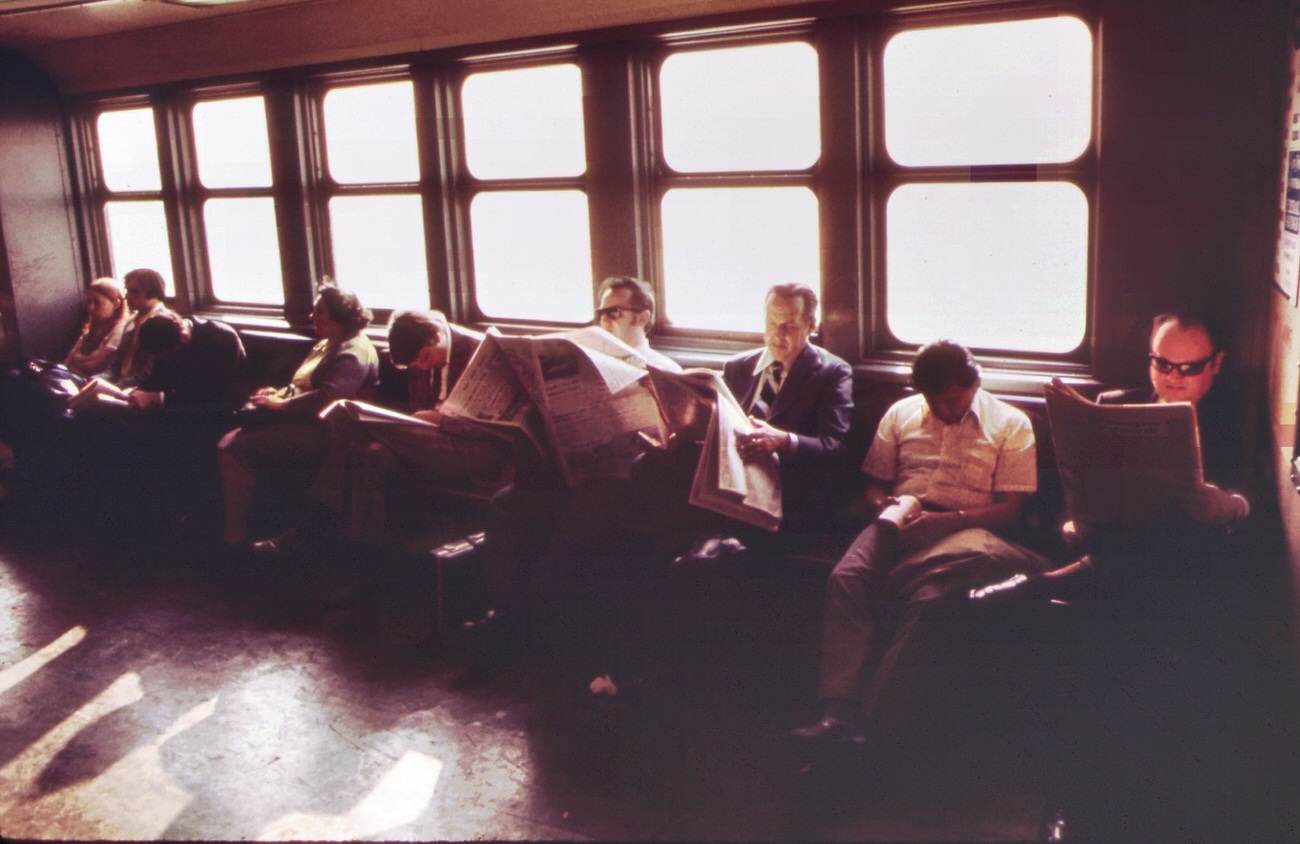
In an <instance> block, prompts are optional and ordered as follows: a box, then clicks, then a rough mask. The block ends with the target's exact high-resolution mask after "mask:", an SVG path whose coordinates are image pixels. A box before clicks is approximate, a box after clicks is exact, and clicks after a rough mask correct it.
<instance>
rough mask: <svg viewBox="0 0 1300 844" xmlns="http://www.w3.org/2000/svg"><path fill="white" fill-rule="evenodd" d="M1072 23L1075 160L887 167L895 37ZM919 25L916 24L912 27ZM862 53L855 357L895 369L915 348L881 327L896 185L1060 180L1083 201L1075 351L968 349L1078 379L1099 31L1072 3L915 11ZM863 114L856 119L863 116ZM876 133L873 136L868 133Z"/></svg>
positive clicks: (1090, 334)
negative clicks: (1083, 109) (1083, 36)
mask: <svg viewBox="0 0 1300 844" xmlns="http://www.w3.org/2000/svg"><path fill="white" fill-rule="evenodd" d="M1056 16H1061V17H1066V16H1068V17H1075V18H1078V19H1079V20H1080V21H1081V22H1082V23H1083V24H1084V25H1085V26H1086V27H1087V28H1088V30H1089V32H1090V34H1091V36H1092V57H1091V59H1092V74H1093V85H1092V102H1091V114H1090V132H1089V138H1088V143H1087V144H1086V146H1085V147H1084V149H1083V150H1082V151H1081V152H1080V154H1079V155H1078V156H1077V157H1076V158H1074V159H1073V160H1071V161H1067V162H1051V163H1043V164H1021V163H1017V164H976V165H969V164H931V165H903V164H899V163H898V162H896V161H894V159H893V158H892V157H891V156H890V155H889V152H888V150H887V149H886V145H885V132H884V120H885V116H884V110H885V96H884V75H885V74H884V61H885V48H886V47H887V46H888V44H889V41H890V39H892V38H893V37H894V36H896V35H898V34H899V33H902V32H906V31H911V30H916V29H930V28H938V27H947V26H961V25H975V24H997V23H1011V22H1015V21H1023V20H1035V19H1039V18H1044V17H1056ZM918 22H919V23H918ZM862 37H863V41H862V51H863V54H864V56H865V57H866V60H867V62H869V73H868V76H869V78H870V83H869V84H870V87H871V93H870V95H869V97H868V100H869V103H870V119H871V120H872V121H873V123H874V126H871V127H863V131H864V135H865V137H867V138H868V139H869V141H868V143H869V144H870V147H871V151H870V156H869V158H870V160H871V162H872V168H871V172H870V174H869V178H868V194H869V200H868V201H869V204H870V214H871V217H872V220H873V223H872V225H871V227H870V237H871V243H872V248H871V249H870V254H869V263H868V265H867V266H866V267H865V268H864V269H865V274H864V276H863V281H864V286H865V287H866V288H867V289H866V290H865V291H864V292H863V299H864V301H866V300H868V299H869V301H870V307H863V308H862V309H861V313H862V315H863V319H864V323H865V324H864V325H863V331H862V356H863V358H864V359H868V360H872V359H874V360H877V361H881V362H892V363H895V364H898V363H901V362H903V361H906V360H910V357H911V353H912V351H913V350H915V349H916V348H917V346H916V345H915V344H907V343H904V342H903V341H901V340H899V339H898V338H897V337H896V336H894V334H893V332H892V331H891V330H890V328H889V325H888V303H887V302H886V290H887V285H888V279H887V278H886V273H887V271H886V263H887V260H888V254H887V250H888V244H887V243H886V205H887V204H888V202H889V199H890V197H891V196H892V195H893V193H894V191H896V190H897V189H898V188H900V187H902V186H904V185H913V184H949V183H1024V182H1044V181H1046V182H1058V181H1059V182H1065V183H1068V184H1072V185H1074V186H1075V187H1076V188H1078V189H1079V191H1080V192H1081V193H1082V194H1083V196H1084V198H1085V199H1086V200H1087V203H1088V231H1087V246H1086V260H1087V270H1086V277H1085V300H1086V301H1085V308H1086V313H1085V314H1084V333H1083V338H1082V340H1081V341H1080V343H1079V345H1078V346H1076V347H1075V348H1074V349H1072V350H1070V351H1067V352H1061V353H1047V352H1028V351H1022V350H1015V349H1007V348H995V347H973V348H972V352H974V353H975V354H977V355H978V356H979V357H980V358H981V359H986V360H992V361H995V362H996V363H997V365H998V366H999V368H1003V369H1011V370H1022V371H1031V370H1032V371H1037V372H1047V373H1050V374H1067V373H1068V374H1082V373H1084V372H1085V371H1086V370H1087V368H1088V366H1089V364H1090V362H1091V360H1092V359H1093V344H1094V342H1095V341H1094V338H1095V334H1096V329H1095V325H1096V323H1095V310H1096V307H1095V301H1096V252H1097V245H1096V234H1097V219H1098V217H1097V212H1098V197H1097V193H1098V191H1097V182H1098V160H1097V159H1098V149H1099V133H1100V119H1099V115H1100V90H1099V89H1100V85H1099V84H1098V80H1099V77H1100V73H1099V70H1098V68H1099V67H1100V58H1101V45H1100V40H1101V39H1100V26H1099V23H1098V21H1097V20H1096V16H1095V14H1089V13H1088V11H1087V10H1086V9H1083V8H1080V7H1078V6H1074V5H1063V4H1052V5H1050V6H1029V7H1027V8H1025V9H1017V10H1015V11H1014V12H1002V13H981V14H975V13H973V12H970V11H946V12H941V13H937V14H926V15H921V14H920V13H919V12H915V11H912V12H902V13H896V14H893V15H887V16H884V17H883V18H882V20H881V21H880V22H879V24H878V25H877V26H874V27H865V28H864V30H863V33H862ZM865 111H866V110H864V115H863V116H864V118H865V117H866V116H867V115H866V114H865ZM874 127H880V129H879V131H873V129H874Z"/></svg>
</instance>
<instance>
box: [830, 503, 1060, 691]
mask: <svg viewBox="0 0 1300 844" xmlns="http://www.w3.org/2000/svg"><path fill="white" fill-rule="evenodd" d="M1045 568H1046V562H1045V561H1044V560H1043V558H1042V557H1040V556H1038V555H1037V554H1035V553H1034V552H1032V551H1029V550H1028V549H1025V548H1021V547H1020V546H1018V545H1016V544H1014V543H1012V542H1008V541H1006V540H1004V539H1002V538H1000V537H998V536H997V535H995V534H993V533H991V532H990V531H988V530H985V529H983V528H967V529H966V530H960V531H957V532H956V533H952V534H949V535H948V536H946V537H944V538H942V539H940V540H938V541H937V542H934V543H932V544H931V545H929V546H928V547H925V548H922V549H920V550H918V551H914V552H912V553H908V554H905V553H904V551H903V549H902V548H900V547H899V541H898V535H897V533H896V532H895V531H893V530H889V529H886V530H880V529H878V528H877V526H876V525H874V524H873V525H871V526H869V527H868V528H867V529H866V530H864V531H862V533H860V534H858V537H857V539H855V540H854V541H853V544H852V545H850V546H849V548H848V550H847V551H846V552H845V553H844V556H843V557H841V558H840V561H839V562H838V563H836V564H835V568H834V569H833V570H832V571H831V574H830V577H829V578H828V580H827V584H826V600H825V610H824V615H823V621H822V658H821V682H820V695H821V698H822V699H823V700H826V699H830V698H838V699H844V700H851V701H859V702H860V703H861V704H862V708H863V710H864V711H865V713H866V714H868V715H875V714H876V713H875V710H876V707H877V705H878V703H879V701H880V698H881V694H882V692H883V691H885V690H886V689H887V688H888V686H889V684H890V679H891V677H892V676H893V674H894V671H895V668H896V667H897V666H898V664H899V661H900V659H902V658H904V656H905V654H906V653H907V651H908V646H909V643H910V641H911V639H912V637H913V634H914V633H915V632H916V631H917V630H918V629H919V628H921V627H922V626H923V625H922V621H923V620H924V619H926V618H927V617H929V616H933V615H935V614H936V611H939V610H942V609H943V608H944V607H945V606H946V605H947V602H946V601H944V599H946V598H957V597H961V598H964V597H965V595H966V593H967V591H968V590H969V589H971V588H973V587H977V586H983V585H986V584H987V583H989V582H991V581H995V580H998V579H1002V578H1006V577H1010V576H1011V575H1013V574H1016V573H1020V572H1026V573H1027V572H1038V571H1043V570H1044V569H1045Z"/></svg>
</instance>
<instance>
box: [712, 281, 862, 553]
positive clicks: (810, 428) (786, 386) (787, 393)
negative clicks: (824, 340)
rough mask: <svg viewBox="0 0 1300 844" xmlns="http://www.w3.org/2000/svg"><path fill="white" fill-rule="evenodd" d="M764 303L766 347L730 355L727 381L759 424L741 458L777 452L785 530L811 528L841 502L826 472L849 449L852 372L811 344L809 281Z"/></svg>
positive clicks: (813, 311)
mask: <svg viewBox="0 0 1300 844" xmlns="http://www.w3.org/2000/svg"><path fill="white" fill-rule="evenodd" d="M764 303H765V304H764V328H763V347H762V348H760V349H755V350H754V351H751V352H745V353H742V354H739V355H736V356H735V357H733V358H731V359H730V360H728V361H727V362H726V363H725V364H724V365H723V368H722V379H723V381H725V382H726V384H727V387H728V388H729V389H730V390H731V393H732V395H734V396H735V397H736V400H737V401H738V402H740V406H741V407H742V408H744V409H745V410H746V411H747V412H748V413H749V414H750V417H751V419H752V420H753V422H754V425H755V428H756V430H755V432H754V433H753V434H750V435H748V436H746V437H744V438H743V439H741V441H740V442H739V443H738V445H737V448H738V450H739V452H740V455H741V457H743V458H745V459H747V460H748V459H753V458H755V457H758V456H760V455H763V454H768V453H776V454H778V455H780V458H781V498H782V504H783V508H784V511H785V516H784V519H783V521H782V525H781V530H782V531H783V532H795V531H801V530H808V529H812V528H816V527H820V526H821V525H822V523H823V522H824V519H825V517H826V516H827V515H828V514H829V513H830V512H831V511H833V510H834V508H835V504H836V503H837V502H836V501H835V500H834V497H835V495H836V492H837V491H836V489H835V485H834V484H832V483H827V480H826V478H827V475H828V473H829V472H830V471H831V470H832V469H833V467H834V461H835V460H836V458H838V457H839V456H840V455H841V454H843V452H844V445H845V438H846V437H847V436H848V431H849V417H850V416H851V415H852V413H853V370H852V368H850V367H849V365H848V363H846V362H845V361H843V360H841V359H840V358H838V357H836V356H835V355H833V354H831V353H830V352H828V351H826V350H825V349H823V348H821V347H819V346H814V345H813V344H812V343H811V342H809V341H810V340H811V338H812V335H813V333H814V332H816V331H817V306H818V298H817V292H816V291H814V290H813V289H812V288H811V287H808V286H807V285H804V284H777V285H774V286H773V287H772V288H771V289H770V290H768V292H767V296H766V298H765V300H764Z"/></svg>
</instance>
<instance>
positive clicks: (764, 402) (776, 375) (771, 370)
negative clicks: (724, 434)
mask: <svg viewBox="0 0 1300 844" xmlns="http://www.w3.org/2000/svg"><path fill="white" fill-rule="evenodd" d="M784 369H785V367H783V366H782V365H781V361H779V360H774V361H772V364H771V366H769V367H768V368H767V371H766V372H764V373H763V383H762V384H760V385H759V388H758V396H757V397H756V398H755V399H754V407H753V408H752V409H751V411H750V412H751V413H753V415H754V416H757V417H758V418H759V419H771V417H772V405H773V404H775V403H776V394H777V392H778V391H779V390H780V389H781V378H782V377H783V376H784Z"/></svg>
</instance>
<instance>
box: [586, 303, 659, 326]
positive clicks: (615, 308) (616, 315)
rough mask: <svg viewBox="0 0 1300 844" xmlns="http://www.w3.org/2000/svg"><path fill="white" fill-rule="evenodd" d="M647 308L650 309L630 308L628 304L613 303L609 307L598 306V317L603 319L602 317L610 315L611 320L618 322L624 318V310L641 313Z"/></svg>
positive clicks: (630, 312)
mask: <svg viewBox="0 0 1300 844" xmlns="http://www.w3.org/2000/svg"><path fill="white" fill-rule="evenodd" d="M646 310H648V309H647V308H629V307H628V306H627V305H611V306H610V307H608V308H597V309H596V319H601V318H602V317H608V318H609V319H610V320H612V321H614V322H618V321H619V320H620V319H622V318H623V312H624V311H627V312H628V313H629V314H639V313H642V312H643V311H646Z"/></svg>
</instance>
